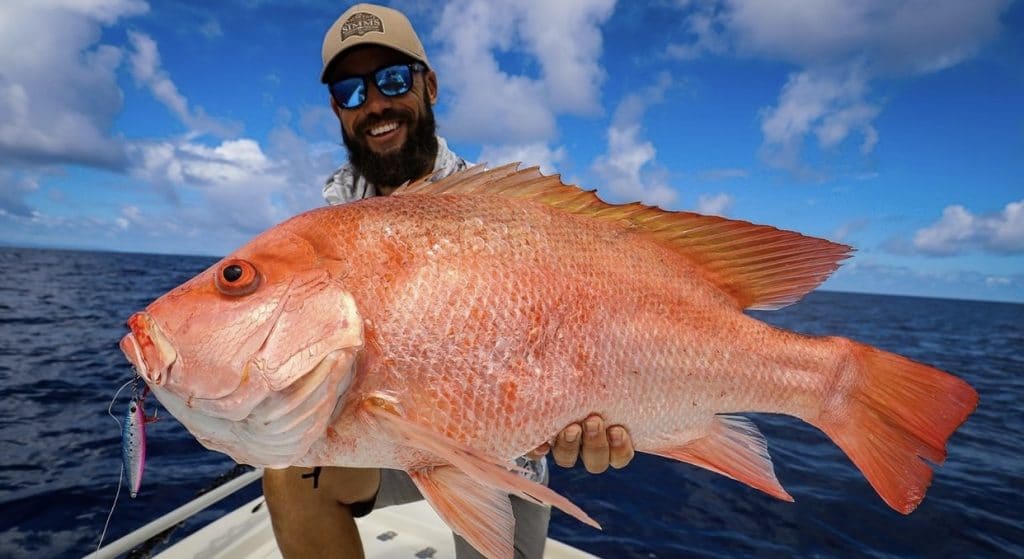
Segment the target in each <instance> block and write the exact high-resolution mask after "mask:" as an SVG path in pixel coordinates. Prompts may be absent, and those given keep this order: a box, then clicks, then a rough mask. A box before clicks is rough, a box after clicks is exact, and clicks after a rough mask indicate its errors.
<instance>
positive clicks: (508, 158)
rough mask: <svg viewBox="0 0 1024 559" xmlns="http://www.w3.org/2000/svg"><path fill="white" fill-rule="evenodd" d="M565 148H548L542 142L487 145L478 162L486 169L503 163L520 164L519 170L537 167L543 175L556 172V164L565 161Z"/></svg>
mask: <svg viewBox="0 0 1024 559" xmlns="http://www.w3.org/2000/svg"><path fill="white" fill-rule="evenodd" d="M565 154H566V152H565V148H564V147H557V148H554V149H552V148H550V147H549V146H548V145H547V144H545V143H543V142H534V143H532V144H517V145H500V146H492V145H487V146H484V147H483V150H481V152H480V161H478V162H477V163H486V164H487V166H488V167H492V168H493V167H497V166H499V165H504V164H505V163H513V162H516V161H518V162H520V163H522V165H520V167H521V168H526V167H533V166H534V165H537V166H539V167H540V170H541V172H542V173H544V174H548V175H550V174H553V173H557V172H558V163H560V162H561V161H562V160H564V159H565Z"/></svg>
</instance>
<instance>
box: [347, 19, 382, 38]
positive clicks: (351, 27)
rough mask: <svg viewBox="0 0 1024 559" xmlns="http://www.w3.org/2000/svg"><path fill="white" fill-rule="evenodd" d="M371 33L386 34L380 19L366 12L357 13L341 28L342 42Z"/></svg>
mask: <svg viewBox="0 0 1024 559" xmlns="http://www.w3.org/2000/svg"><path fill="white" fill-rule="evenodd" d="M370 31H377V32H378V33H383V32H384V24H383V23H381V21H380V18H379V17H377V16H375V15H373V14H369V13H366V12H356V13H354V14H352V16H351V17H349V18H348V20H346V21H345V23H344V24H342V26H341V40H342V41H344V40H345V39H348V38H349V37H353V36H355V37H359V36H362V35H366V34H367V33H369V32H370Z"/></svg>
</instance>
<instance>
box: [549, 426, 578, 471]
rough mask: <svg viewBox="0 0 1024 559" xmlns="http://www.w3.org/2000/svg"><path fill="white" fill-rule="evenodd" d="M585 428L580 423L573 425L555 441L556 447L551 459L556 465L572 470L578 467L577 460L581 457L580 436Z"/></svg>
mask: <svg viewBox="0 0 1024 559" xmlns="http://www.w3.org/2000/svg"><path fill="white" fill-rule="evenodd" d="M582 432H583V428H582V427H580V425H579V423H573V424H572V425H570V426H568V427H566V428H565V429H563V430H562V432H561V433H559V434H558V437H557V438H556V439H555V446H554V447H552V449H551V457H552V458H554V459H555V464H558V465H559V466H561V467H563V468H571V467H573V466H575V465H576V459H577V458H578V457H579V455H580V438H581V437H580V434H581V433H582Z"/></svg>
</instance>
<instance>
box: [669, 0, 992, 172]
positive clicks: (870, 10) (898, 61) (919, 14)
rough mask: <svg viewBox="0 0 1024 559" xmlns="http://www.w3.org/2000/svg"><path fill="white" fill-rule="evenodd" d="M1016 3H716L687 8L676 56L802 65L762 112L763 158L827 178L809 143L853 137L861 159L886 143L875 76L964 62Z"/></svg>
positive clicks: (824, 144)
mask: <svg viewBox="0 0 1024 559" xmlns="http://www.w3.org/2000/svg"><path fill="white" fill-rule="evenodd" d="M1009 5H1010V2H1009V0H980V1H977V2H963V1H961V0H933V1H928V2H924V1H920V0H911V1H901V2H893V1H891V0H864V1H859V2H849V1H847V0H820V1H815V2H806V1H803V0H718V1H716V2H705V3H700V4H696V5H691V3H689V2H687V3H683V5H682V8H683V9H684V10H686V11H687V14H688V15H687V20H686V22H685V27H686V29H687V31H688V32H689V33H688V39H689V40H688V42H684V43H677V44H672V45H669V47H668V49H667V52H668V54H669V56H674V57H676V58H681V59H693V58H697V57H699V56H703V55H706V54H714V55H730V56H741V57H757V58H765V59H769V60H778V61H783V62H786V63H789V64H794V65H796V66H797V67H798V68H799V69H798V70H797V71H796V72H794V73H793V74H792V75H791V76H790V78H789V80H788V81H787V83H786V84H785V86H784V87H783V89H782V92H781V93H780V95H779V99H778V103H777V104H776V105H775V106H773V107H766V108H765V109H764V110H763V111H762V113H761V119H762V121H761V128H762V132H763V134H764V143H763V145H762V150H761V152H762V155H763V156H764V158H765V161H766V162H767V163H768V164H769V165H772V166H775V167H778V168H781V169H785V170H788V171H792V172H794V173H797V174H801V175H804V176H819V175H820V171H815V170H814V169H812V168H810V167H809V166H808V165H807V164H806V163H805V162H804V155H805V153H804V152H805V150H806V148H807V147H808V146H807V145H805V144H806V141H807V139H808V138H810V137H814V138H816V139H817V147H818V148H819V149H821V150H831V149H835V148H837V147H839V146H840V145H842V144H843V143H844V142H845V141H846V140H847V139H849V138H850V137H851V136H852V135H856V136H857V137H859V141H860V145H859V149H860V152H861V154H863V155H867V154H870V153H871V152H872V150H873V149H874V147H875V145H876V144H877V143H878V141H879V136H878V131H877V130H876V128H875V127H874V125H873V122H874V119H875V118H876V117H877V115H878V114H879V112H880V106H879V103H878V102H877V101H872V100H870V98H869V93H870V84H871V82H872V81H873V80H876V79H879V78H887V77H904V76H914V75H920V74H925V73H930V72H936V71H939V70H942V69H945V68H949V67H951V66H953V65H956V64H958V63H960V62H962V61H964V60H966V59H968V58H970V57H971V56H973V55H974V54H976V53H977V52H978V50H979V49H980V48H981V47H982V46H983V45H984V44H985V42H986V41H988V40H990V39H991V38H992V37H994V36H995V35H996V34H998V32H999V31H1000V28H1001V24H1000V21H999V19H1000V16H1001V15H1002V13H1003V12H1004V11H1005V10H1006V9H1007V7H1008V6H1009Z"/></svg>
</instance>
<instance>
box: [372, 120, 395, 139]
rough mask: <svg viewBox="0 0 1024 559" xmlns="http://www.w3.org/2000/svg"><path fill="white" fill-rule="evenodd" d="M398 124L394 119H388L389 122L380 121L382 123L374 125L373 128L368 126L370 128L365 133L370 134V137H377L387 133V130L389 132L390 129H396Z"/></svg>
mask: <svg viewBox="0 0 1024 559" xmlns="http://www.w3.org/2000/svg"><path fill="white" fill-rule="evenodd" d="M398 126H399V123H398V122H397V121H394V120H392V121H389V122H382V123H380V124H378V125H377V126H374V127H373V128H370V130H369V131H368V132H367V134H368V135H370V136H372V137H374V138H376V137H379V136H383V135H384V134H387V133H388V132H391V131H392V130H397V129H398Z"/></svg>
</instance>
